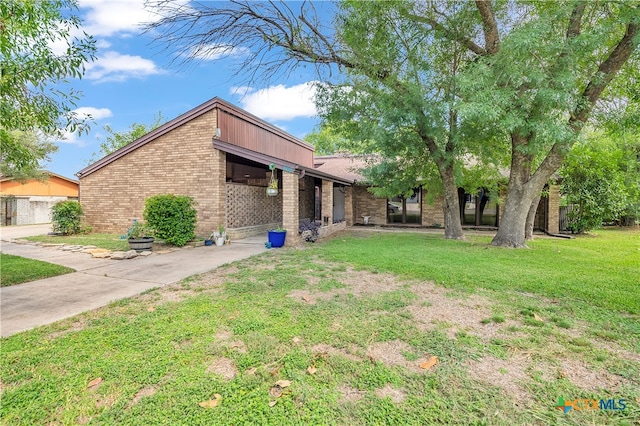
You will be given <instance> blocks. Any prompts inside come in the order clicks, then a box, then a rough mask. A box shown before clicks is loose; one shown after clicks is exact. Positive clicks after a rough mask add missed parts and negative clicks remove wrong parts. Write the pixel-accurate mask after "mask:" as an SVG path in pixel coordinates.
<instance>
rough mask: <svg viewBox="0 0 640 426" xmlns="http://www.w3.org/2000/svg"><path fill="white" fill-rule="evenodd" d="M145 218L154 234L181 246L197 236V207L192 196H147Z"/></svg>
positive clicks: (169, 242)
mask: <svg viewBox="0 0 640 426" xmlns="http://www.w3.org/2000/svg"><path fill="white" fill-rule="evenodd" d="M143 216H144V219H145V221H146V222H147V225H148V226H149V227H150V228H151V229H153V231H154V235H155V236H156V237H158V238H160V239H161V240H163V241H164V242H166V243H168V244H173V245H175V246H178V247H181V246H184V245H185V244H187V243H188V242H189V241H191V240H192V239H194V238H195V236H196V234H195V229H196V220H197V218H196V209H195V207H194V201H193V199H192V198H191V197H187V196H180V195H173V194H166V195H155V196H153V197H150V198H147V199H146V200H145V203H144V213H143Z"/></svg>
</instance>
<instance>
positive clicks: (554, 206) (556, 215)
mask: <svg viewBox="0 0 640 426" xmlns="http://www.w3.org/2000/svg"><path fill="white" fill-rule="evenodd" d="M548 203H549V204H548V209H549V210H548V216H547V232H550V233H552V234H557V233H559V232H560V187H559V186H558V185H550V186H549V201H548Z"/></svg>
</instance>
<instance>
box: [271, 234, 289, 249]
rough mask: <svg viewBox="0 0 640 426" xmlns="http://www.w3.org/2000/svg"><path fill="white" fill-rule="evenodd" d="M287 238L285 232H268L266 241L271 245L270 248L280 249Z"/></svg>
mask: <svg viewBox="0 0 640 426" xmlns="http://www.w3.org/2000/svg"><path fill="white" fill-rule="evenodd" d="M286 237H287V231H268V235H267V241H269V242H270V243H271V247H282V246H283V245H284V240H285V238H286Z"/></svg>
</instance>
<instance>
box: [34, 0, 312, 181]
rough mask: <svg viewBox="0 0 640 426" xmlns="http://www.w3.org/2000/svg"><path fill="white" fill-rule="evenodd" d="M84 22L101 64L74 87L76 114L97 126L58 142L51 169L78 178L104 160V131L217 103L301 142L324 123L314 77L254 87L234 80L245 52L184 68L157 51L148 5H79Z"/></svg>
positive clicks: (107, 0) (305, 74)
mask: <svg viewBox="0 0 640 426" xmlns="http://www.w3.org/2000/svg"><path fill="white" fill-rule="evenodd" d="M79 15H80V17H81V19H82V21H83V27H82V29H83V30H84V31H85V32H86V33H87V34H91V35H93V36H94V38H95V40H96V46H97V54H96V57H97V59H96V60H95V61H94V62H91V63H89V64H88V65H87V67H86V72H85V74H84V77H83V78H82V79H73V80H70V81H69V86H71V87H73V88H74V89H77V90H80V91H82V93H83V96H82V97H81V98H80V100H79V101H78V102H76V104H77V109H75V110H74V111H76V112H77V113H78V114H90V115H91V116H92V119H93V122H92V123H91V126H90V131H89V132H88V134H85V133H83V134H82V135H78V134H71V133H67V134H66V136H65V137H64V139H63V140H59V141H57V145H58V147H59V149H58V151H57V152H56V153H54V154H53V155H52V156H51V161H50V162H47V163H43V164H42V166H43V167H44V168H45V169H46V170H49V171H51V172H54V173H57V174H60V175H62V176H65V177H68V178H72V179H76V177H75V173H77V172H78V171H80V170H81V169H83V168H84V167H86V166H87V165H89V164H90V160H91V158H92V157H93V158H94V159H98V158H99V156H98V155H97V154H98V152H99V149H100V143H101V142H103V141H104V140H105V138H106V136H107V135H108V133H107V132H106V131H105V129H104V127H105V126H107V125H108V126H110V127H111V128H112V129H113V130H115V131H126V130H127V129H128V128H129V127H130V125H131V124H133V123H142V124H151V123H153V122H154V121H155V119H154V118H155V117H157V116H158V114H159V113H161V114H162V118H163V120H164V121H169V120H171V119H173V118H175V117H177V116H179V115H181V114H183V113H185V112H187V111H189V110H190V109H192V108H194V107H196V106H198V105H200V104H202V103H204V102H206V101H208V100H209V99H211V98H213V97H216V96H217V97H220V98H222V99H224V100H226V101H228V102H230V103H232V104H234V105H237V106H238V107H240V108H242V109H244V110H246V111H249V112H250V113H252V114H254V115H256V116H258V117H260V118H262V119H263V120H265V121H267V122H269V123H271V124H273V125H276V126H278V127H280V128H282V129H283V130H285V131H286V132H288V133H290V134H292V135H293V136H296V137H298V138H301V139H303V138H304V137H305V135H306V134H308V133H309V132H311V131H312V130H313V128H314V127H315V126H316V125H317V124H318V122H319V120H318V118H317V116H316V108H315V105H314V103H313V96H314V90H313V85H312V83H313V81H314V75H313V74H312V73H311V71H305V70H304V69H300V70H297V71H296V72H294V73H291V74H290V75H288V76H286V78H283V77H278V78H277V79H273V80H271V81H268V82H264V83H263V85H261V86H258V85H256V86H255V87H248V86H246V81H247V80H246V76H242V75H236V74H235V71H236V69H237V65H238V63H239V61H241V60H242V55H243V49H242V46H238V47H237V48H236V49H233V52H232V54H230V55H226V56H223V57H221V56H219V55H210V56H209V57H208V58H206V59H201V60H199V61H191V62H189V63H187V64H184V63H182V61H181V60H180V58H177V59H178V60H176V58H175V57H174V56H170V54H168V53H166V52H164V51H163V48H162V46H160V45H158V44H157V43H156V44H152V43H151V42H152V41H153V35H151V34H143V33H142V31H141V28H140V23H142V22H148V21H149V20H151V19H153V15H151V14H150V13H149V11H145V9H144V2H143V0H140V1H138V0H126V1H125V0H119V1H113V0H80V1H79ZM310 83H311V84H310Z"/></svg>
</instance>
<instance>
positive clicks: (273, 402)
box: [269, 399, 278, 407]
mask: <svg viewBox="0 0 640 426" xmlns="http://www.w3.org/2000/svg"><path fill="white" fill-rule="evenodd" d="M277 403H278V400H277V399H276V400H275V401H269V407H273V406H274V405H276V404H277Z"/></svg>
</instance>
